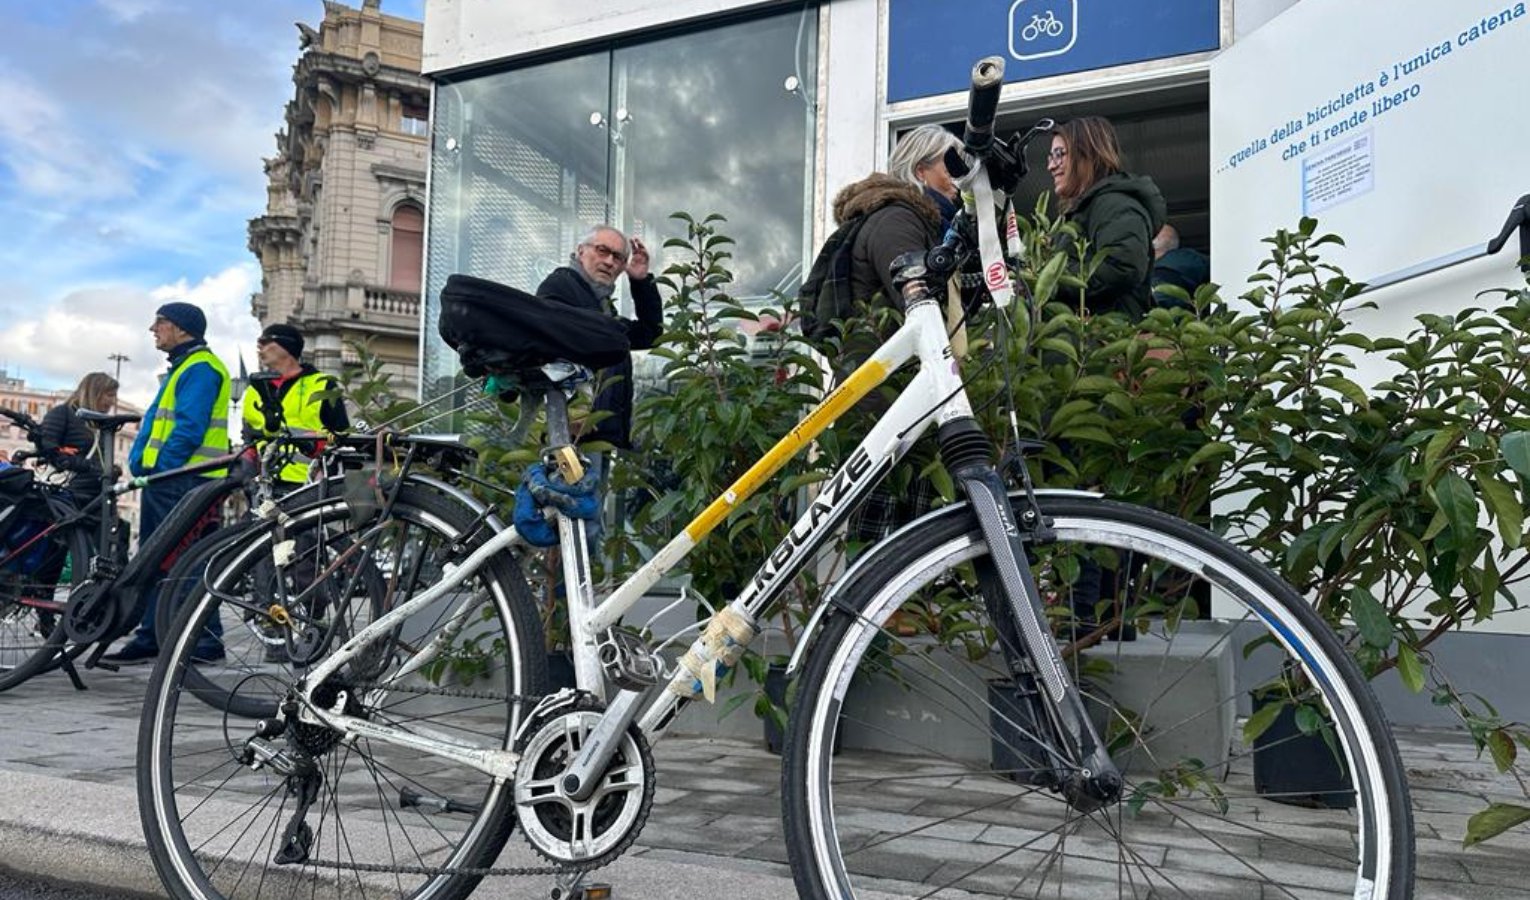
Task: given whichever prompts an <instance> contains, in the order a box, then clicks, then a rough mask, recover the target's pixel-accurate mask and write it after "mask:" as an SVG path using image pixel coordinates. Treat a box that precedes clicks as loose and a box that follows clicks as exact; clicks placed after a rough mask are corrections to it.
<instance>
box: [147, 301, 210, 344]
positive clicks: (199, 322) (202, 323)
mask: <svg viewBox="0 0 1530 900" xmlns="http://www.w3.org/2000/svg"><path fill="white" fill-rule="evenodd" d="M154 314H155V315H156V316H163V317H164V318H166V319H169V320H170V321H171V322H172V323H174V324H175V325H177V326H179V327H180V329H181V330H182V331H184V332H186V333H187V334H189V335H191V336H192V337H194V338H196V339H197V340H199V341H200V340H202V339H203V338H204V337H206V336H207V316H206V315H205V314H203V312H202V309H201V307H198V306H196V305H194V304H191V303H180V302H176V303H166V304H165V305H164V306H161V307H160V308H159V309H158V310H156V311H155V312H154Z"/></svg>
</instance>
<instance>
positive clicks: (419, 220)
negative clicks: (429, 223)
mask: <svg viewBox="0 0 1530 900" xmlns="http://www.w3.org/2000/svg"><path fill="white" fill-rule="evenodd" d="M424 247H425V214H424V213H423V212H421V211H420V208H419V207H418V206H412V205H410V204H407V203H406V204H404V205H402V206H400V207H399V208H398V209H396V210H394V211H393V248H392V252H391V253H390V254H389V259H390V260H391V271H390V272H389V274H388V287H390V288H392V289H394V290H396V291H413V292H415V293H419V292H420V268H421V265H422V263H423V260H424V256H423V253H424Z"/></svg>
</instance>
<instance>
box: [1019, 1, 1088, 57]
mask: <svg viewBox="0 0 1530 900" xmlns="http://www.w3.org/2000/svg"><path fill="white" fill-rule="evenodd" d="M1077 38H1078V0H1015V3H1014V5H1012V6H1011V7H1010V8H1009V55H1010V56H1013V57H1014V58H1015V59H1042V58H1044V57H1048V56H1059V55H1061V54H1063V53H1067V52H1068V51H1069V50H1071V49H1073V44H1074V42H1075V41H1076V40H1077Z"/></svg>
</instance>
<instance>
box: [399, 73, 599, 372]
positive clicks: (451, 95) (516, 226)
mask: <svg viewBox="0 0 1530 900" xmlns="http://www.w3.org/2000/svg"><path fill="white" fill-rule="evenodd" d="M610 81H611V70H610V55H609V54H608V53H604V52H602V53H596V54H591V55H589V56H583V57H578V58H575V59H567V60H561V61H558V62H553V63H547V64H545V65H540V66H534V67H531V68H527V69H519V70H516V71H512V72H499V73H496V74H493V75H484V76H480V77H477V78H473V79H470V80H466V81H461V82H454V83H449V84H441V85H438V86H437V88H436V97H435V112H436V116H435V133H434V135H433V138H432V141H431V143H432V147H431V159H430V167H431V185H430V208H429V215H430V231H429V236H430V246H429V248H428V252H429V257H430V258H429V266H428V271H427V275H426V277H427V283H426V286H427V292H426V309H425V341H424V345H425V348H424V349H425V354H424V356H425V358H424V361H423V362H424V378H422V390H423V391H424V393H425V396H427V397H428V396H433V395H436V394H439V393H441V392H443V391H445V390H449V389H450V387H451V380H452V376H453V375H454V374H455V373H456V371H457V358H456V356H455V355H454V354H453V353H452V352H451V350H450V349H448V348H447V347H446V345H445V344H444V343H443V342H442V341H441V340H440V338H439V336H438V335H437V334H436V328H435V323H436V321H437V319H438V318H439V315H440V295H441V288H442V286H443V285H444V284H445V283H446V278H447V276H448V275H451V274H452V273H454V272H462V273H466V274H469V275H475V276H477V277H479V278H488V279H492V280H494V281H499V282H503V283H505V284H509V285H513V286H515V287H518V288H521V289H522V290H526V291H534V290H536V287H537V285H538V284H539V283H540V282H541V280H542V278H543V277H545V276H546V274H547V273H548V272H551V271H552V270H553V269H554V268H556V267H557V266H559V265H562V264H563V263H564V262H566V261H567V259H568V253H569V250H570V249H572V248H573V246H574V242H575V239H576V236H577V235H578V234H579V232H580V230H581V229H582V228H583V227H584V226H585V225H586V224H588V223H591V222H599V221H602V220H603V219H605V218H606V217H607V216H609V215H610V212H609V210H608V208H607V202H606V197H607V193H608V190H607V189H608V179H607V162H608V154H607V149H606V148H607V143H608V139H607V130H606V129H605V128H603V127H599V126H596V125H593V124H591V122H592V118H591V117H592V115H598V116H599V119H598V121H601V122H604V121H605V119H606V118H607V117H608V113H607V101H608V96H609V91H610Z"/></svg>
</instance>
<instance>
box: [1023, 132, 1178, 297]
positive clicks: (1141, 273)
mask: <svg viewBox="0 0 1530 900" xmlns="http://www.w3.org/2000/svg"><path fill="white" fill-rule="evenodd" d="M1047 173H1048V174H1049V175H1051V176H1052V191H1053V193H1055V194H1056V195H1057V198H1058V199H1059V200H1060V201H1062V213H1063V214H1064V215H1065V216H1066V217H1067V218H1068V219H1069V220H1070V221H1072V222H1073V223H1075V224H1076V225H1077V226H1078V230H1079V236H1080V237H1081V238H1083V239H1084V240H1086V241H1088V242H1089V251H1088V252H1089V254H1090V256H1093V255H1094V254H1095V253H1098V252H1100V251H1102V250H1103V251H1105V252H1106V257H1105V259H1104V260H1103V261H1102V262H1101V263H1100V265H1099V266H1098V267H1097V268H1096V269H1095V270H1094V273H1093V274H1091V275H1090V276H1089V285H1088V288H1087V289H1086V290H1085V294H1084V305H1085V306H1086V307H1088V310H1089V312H1091V313H1093V314H1095V315H1099V314H1102V313H1108V312H1117V311H1119V312H1122V313H1125V314H1126V315H1127V316H1129V317H1131V318H1133V319H1139V318H1141V317H1142V316H1144V315H1146V314H1147V311H1148V309H1149V307H1150V306H1151V304H1152V288H1151V285H1150V278H1151V276H1152V272H1153V235H1155V234H1157V233H1158V229H1159V228H1161V227H1163V223H1164V220H1165V219H1166V218H1167V212H1168V210H1167V208H1166V207H1165V205H1164V201H1163V194H1162V193H1160V192H1159V190H1158V185H1156V184H1154V183H1153V179H1152V178H1149V177H1148V176H1146V175H1132V174H1130V173H1128V172H1125V171H1123V170H1122V163H1121V149H1120V147H1119V146H1118V145H1117V143H1116V130H1115V129H1114V128H1112V127H1111V124H1110V122H1108V121H1107V120H1105V119H1102V118H1100V117H1099V116H1085V117H1084V118H1080V119H1074V120H1073V121H1071V122H1064V123H1062V124H1060V125H1058V126H1057V128H1056V129H1055V130H1054V131H1053V132H1052V149H1051V152H1050V153H1048V154H1047Z"/></svg>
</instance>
